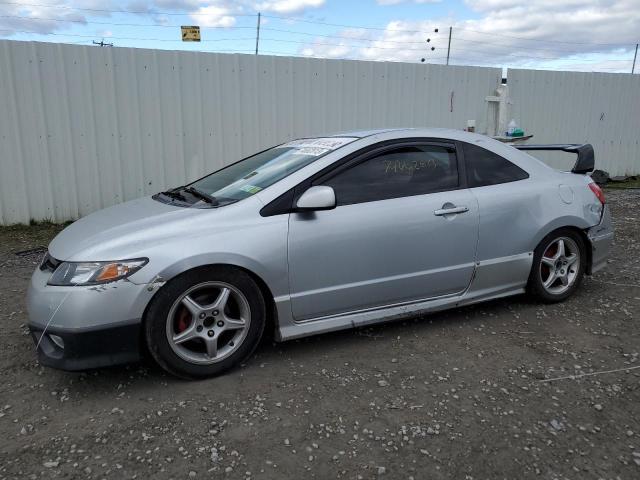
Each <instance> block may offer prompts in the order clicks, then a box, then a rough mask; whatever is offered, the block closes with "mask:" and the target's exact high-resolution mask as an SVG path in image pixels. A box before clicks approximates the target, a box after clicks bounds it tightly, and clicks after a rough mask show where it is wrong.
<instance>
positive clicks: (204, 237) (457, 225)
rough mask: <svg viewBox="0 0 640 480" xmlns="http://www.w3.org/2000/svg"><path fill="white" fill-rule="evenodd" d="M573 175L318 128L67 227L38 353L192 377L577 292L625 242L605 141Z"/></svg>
mask: <svg viewBox="0 0 640 480" xmlns="http://www.w3.org/2000/svg"><path fill="white" fill-rule="evenodd" d="M519 148H522V149H528V150H536V149H537V150H562V151H565V152H570V153H574V154H577V161H576V163H575V166H574V167H573V169H572V170H571V171H570V172H562V171H558V170H554V169H552V168H551V167H549V166H547V165H545V164H544V163H542V162H541V161H539V160H537V159H535V158H534V157H532V156H530V155H529V154H527V153H525V151H523V150H521V149H518V148H514V147H513V146H510V145H507V144H504V143H500V142H498V141H496V140H493V139H491V138H489V137H486V136H482V135H478V134H473V133H467V132H462V131H457V130H447V129H387V130H376V131H361V132H349V133H344V134H339V135H332V136H325V137H318V138H302V139H299V140H295V141H291V142H288V143H284V144H282V145H278V146H276V147H273V148H270V149H268V150H264V151H262V152H260V153H257V154H255V155H253V156H251V157H248V158H245V159H244V160H240V161H239V162H237V163H234V164H231V165H228V166H227V167H224V168H222V169H220V170H218V171H217V172H214V173H212V174H210V175H207V176H206V177H204V178H201V179H199V180H197V181H195V182H193V183H190V184H188V185H185V186H182V187H177V188H173V189H171V190H168V191H165V192H161V193H158V194H156V195H153V196H151V197H146V198H141V199H138V200H133V201H129V202H126V203H123V204H120V205H116V206H113V207H110V208H106V209H104V210H101V211H98V212H96V213H93V214H91V215H88V216H87V217H84V218H82V219H80V220H78V221H77V222H75V223H73V224H72V225H70V226H69V227H67V228H66V229H65V230H63V231H62V232H61V233H60V234H59V235H58V236H57V237H56V238H54V240H53V241H52V242H51V244H50V245H49V250H48V253H47V255H46V256H45V258H44V259H43V261H42V263H41V265H40V266H39V268H37V269H36V271H35V272H34V274H33V278H32V280H31V284H30V288H29V292H28V299H27V303H28V311H29V328H30V331H31V333H32V336H33V339H34V341H35V343H36V345H37V352H38V357H39V360H40V363H41V364H43V365H48V366H51V367H55V368H60V369H64V370H82V369H88V368H95V367H101V366H108V365H114V364H119V363H126V362H132V361H136V360H138V359H140V358H141V357H142V356H143V355H144V354H145V352H148V353H149V354H150V355H151V357H152V358H153V359H154V360H155V361H156V362H157V363H158V364H159V365H160V366H161V367H162V368H164V369H165V370H167V371H168V372H170V373H172V374H174V375H177V376H180V377H185V378H202V377H208V376H213V375H217V374H220V373H221V372H224V371H226V370H227V369H229V368H231V367H232V366H234V365H237V364H239V363H240V362H242V361H243V360H245V359H246V358H247V357H248V356H250V355H251V353H252V352H253V350H254V349H255V348H256V346H257V345H258V343H259V341H260V338H261V336H262V333H263V331H264V329H265V326H266V325H269V326H272V328H274V329H275V338H276V340H278V341H282V340H289V339H294V338H298V337H304V336H307V335H313V334H318V333H323V332H330V331H334V330H339V329H345V328H351V327H359V326H363V325H370V324H373V323H378V322H383V321H388V320H393V319H399V318H406V317H408V316H417V315H419V314H423V313H425V312H433V311H437V310H443V309H447V308H452V307H457V306H461V305H468V304H471V303H476V302H481V301H485V300H489V299H493V298H498V297H505V296H508V295H515V294H520V293H524V292H528V293H530V294H531V295H533V296H534V297H536V298H538V299H539V300H540V301H543V302H557V301H561V300H564V299H566V298H567V297H569V296H570V295H572V294H573V293H574V292H575V291H576V289H577V288H578V286H579V284H580V281H581V279H582V277H583V275H584V274H592V273H593V272H595V271H597V270H598V269H600V268H601V267H603V266H604V265H605V264H606V257H607V255H608V253H609V250H610V246H611V242H612V239H613V230H612V226H611V219H610V215H609V210H608V207H607V205H606V204H605V199H604V195H603V194H602V191H601V190H600V188H599V187H598V186H597V185H596V184H595V183H593V182H592V180H591V178H590V177H589V176H588V175H586V174H587V173H588V172H589V171H592V170H593V164H594V155H593V149H592V148H591V146H590V145H525V146H523V147H519Z"/></svg>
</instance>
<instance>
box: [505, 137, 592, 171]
mask: <svg viewBox="0 0 640 480" xmlns="http://www.w3.org/2000/svg"><path fill="white" fill-rule="evenodd" d="M513 146H514V147H516V148H517V149H518V150H557V151H562V152H569V153H577V154H578V159H577V160H576V163H575V165H574V166H573V168H572V169H571V172H572V173H589V172H593V169H594V168H595V156H594V154H593V147H592V146H591V145H590V144H588V143H585V144H584V145H580V144H578V143H575V144H572V143H568V144H564V145H563V144H557V145H513Z"/></svg>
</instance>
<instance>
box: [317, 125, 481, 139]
mask: <svg viewBox="0 0 640 480" xmlns="http://www.w3.org/2000/svg"><path fill="white" fill-rule="evenodd" d="M385 133H393V134H394V135H397V136H398V138H403V137H407V136H416V137H435V138H450V139H454V140H466V141H473V140H474V139H477V138H479V137H480V138H487V137H486V136H484V135H482V136H480V135H478V134H477V133H470V132H465V131H464V130H456V129H453V128H436V127H424V128H419V127H404V128H376V129H371V130H350V131H346V132H338V133H333V134H330V135H326V137H355V138H365V137H371V136H373V135H380V134H385ZM394 135H390V137H393V136H394ZM320 137H321V136H318V138H320ZM311 138H314V137H311Z"/></svg>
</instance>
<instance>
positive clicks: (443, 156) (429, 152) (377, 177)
mask: <svg viewBox="0 0 640 480" xmlns="http://www.w3.org/2000/svg"><path fill="white" fill-rule="evenodd" d="M323 184H324V185H328V186H330V187H333V189H334V190H335V192H336V200H337V203H338V205H349V204H353V203H362V202H372V201H375V200H385V199H389V198H397V197H408V196H411V195H423V194H425V193H433V192H439V191H443V190H452V189H455V188H457V187H458V164H457V160H456V154H455V149H454V148H453V147H445V146H438V145H412V146H402V147H398V148H394V149H392V150H388V151H386V152H384V153H381V154H379V155H376V156H374V157H371V158H369V159H367V160H365V161H363V162H361V163H358V164H356V165H354V166H353V167H351V168H349V169H348V170H345V171H342V172H340V173H338V174H336V175H335V176H333V177H331V178H329V179H328V180H326V181H324V182H323Z"/></svg>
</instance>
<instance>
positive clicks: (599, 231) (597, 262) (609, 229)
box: [587, 205, 613, 274]
mask: <svg viewBox="0 0 640 480" xmlns="http://www.w3.org/2000/svg"><path fill="white" fill-rule="evenodd" d="M587 237H588V238H589V242H590V243H591V267H590V268H589V270H588V271H587V273H588V274H593V273H595V272H597V271H598V270H600V269H602V268H604V267H605V266H606V265H607V258H608V257H609V254H610V253H611V245H612V244H613V224H612V222H611V213H610V212H609V207H608V206H607V205H605V206H604V210H603V212H602V217H601V218H600V223H598V225H596V226H595V227H591V228H590V229H588V230H587Z"/></svg>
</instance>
